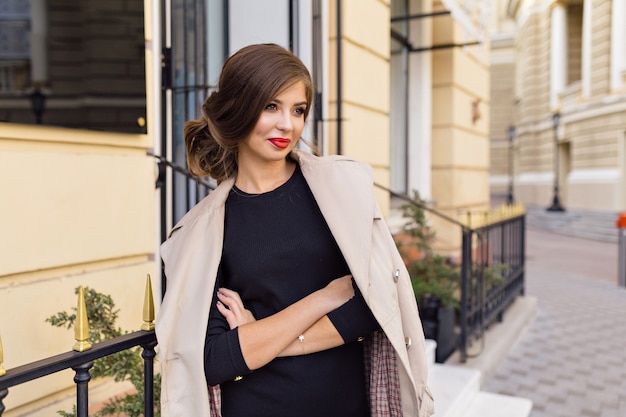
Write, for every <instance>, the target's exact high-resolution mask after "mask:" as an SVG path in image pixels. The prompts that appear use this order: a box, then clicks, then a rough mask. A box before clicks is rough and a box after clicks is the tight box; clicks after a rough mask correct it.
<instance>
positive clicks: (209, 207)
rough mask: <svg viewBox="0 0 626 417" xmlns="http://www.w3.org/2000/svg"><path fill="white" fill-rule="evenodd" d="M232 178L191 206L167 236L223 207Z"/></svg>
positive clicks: (231, 184)
mask: <svg viewBox="0 0 626 417" xmlns="http://www.w3.org/2000/svg"><path fill="white" fill-rule="evenodd" d="M233 182H234V181H233V180H226V181H224V182H222V183H221V184H220V185H218V186H217V187H216V188H215V189H214V190H213V191H211V192H210V193H209V195H207V196H206V197H204V198H203V199H202V200H200V202H198V204H196V205H195V206H193V207H192V208H191V209H190V210H189V211H188V212H187V213H186V214H185V215H184V216H183V217H182V218H181V219H180V220H179V221H178V223H176V225H175V226H174V227H173V228H172V230H171V231H170V233H169V235H168V238H170V237H171V236H172V235H173V234H174V233H175V232H177V231H179V230H181V229H183V228H187V229H188V228H190V227H192V226H193V225H194V224H195V223H197V222H198V221H199V220H201V219H203V218H206V217H208V216H210V215H211V214H212V213H214V212H215V211H216V210H218V209H220V208H223V207H224V205H225V203H226V198H227V197H228V193H229V191H230V189H231V188H232V186H233Z"/></svg>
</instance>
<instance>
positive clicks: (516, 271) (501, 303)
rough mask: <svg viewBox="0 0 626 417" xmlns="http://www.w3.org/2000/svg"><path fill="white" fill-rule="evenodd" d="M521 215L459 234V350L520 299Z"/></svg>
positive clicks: (463, 353)
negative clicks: (460, 243) (460, 245)
mask: <svg viewBox="0 0 626 417" xmlns="http://www.w3.org/2000/svg"><path fill="white" fill-rule="evenodd" d="M525 219H526V217H525V215H524V214H523V213H522V214H519V215H516V216H511V217H508V218H505V219H502V220H500V221H495V222H489V223H487V224H485V225H483V226H480V227H476V228H468V229H465V230H463V240H462V264H461V311H460V335H459V339H460V340H459V349H460V354H461V360H462V361H465V360H466V359H467V357H468V356H469V355H468V352H467V349H468V346H469V345H470V344H471V343H472V342H474V341H475V340H477V339H479V338H481V337H482V336H483V333H484V331H485V330H486V329H487V328H488V327H489V326H490V325H491V324H493V323H494V322H495V321H502V319H503V313H504V311H505V310H506V308H507V307H509V306H510V305H511V303H513V301H514V300H515V298H516V297H517V296H519V295H524V279H525V277H524V273H525V267H524V266H525Z"/></svg>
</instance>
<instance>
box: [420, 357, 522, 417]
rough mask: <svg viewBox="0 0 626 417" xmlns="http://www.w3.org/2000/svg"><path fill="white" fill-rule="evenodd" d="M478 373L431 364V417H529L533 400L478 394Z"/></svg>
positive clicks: (455, 367) (456, 367) (429, 383)
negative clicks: (432, 400)
mask: <svg viewBox="0 0 626 417" xmlns="http://www.w3.org/2000/svg"><path fill="white" fill-rule="evenodd" d="M480 379H481V375H480V371H477V370H474V369H469V368H462V367H459V366H453V365H442V364H437V363H435V364H433V365H431V367H430V373H429V379H428V385H429V387H430V389H431V391H432V393H433V396H434V397H435V414H434V415H433V417H528V416H529V415H530V411H531V409H532V401H530V400H529V399H526V398H520V397H512V396H508V395H501V394H493V393H489V392H482V391H480Z"/></svg>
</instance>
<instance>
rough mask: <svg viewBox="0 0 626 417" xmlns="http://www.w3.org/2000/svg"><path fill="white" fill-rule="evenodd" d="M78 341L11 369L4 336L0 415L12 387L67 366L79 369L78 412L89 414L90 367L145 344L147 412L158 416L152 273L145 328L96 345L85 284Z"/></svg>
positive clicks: (80, 300)
mask: <svg viewBox="0 0 626 417" xmlns="http://www.w3.org/2000/svg"><path fill="white" fill-rule="evenodd" d="M74 334H75V339H76V343H75V344H74V347H73V349H72V350H71V351H69V352H65V353H62V354H60V355H55V356H52V357H49V358H46V359H42V360H39V361H35V362H31V363H28V364H26V365H22V366H18V367H16V368H12V369H9V370H5V369H4V368H3V367H2V363H3V361H4V357H3V348H2V339H0V417H1V416H2V414H3V412H4V411H5V406H4V404H3V400H4V398H6V397H7V395H8V394H9V388H11V387H14V386H17V385H21V384H24V383H27V382H29V381H33V380H35V379H38V378H42V377H44V376H46V375H50V374H53V373H56V372H59V371H63V370H66V369H73V370H74V372H75V376H74V382H75V383H76V415H77V417H88V406H89V390H88V385H89V381H90V380H91V374H90V369H91V367H92V366H93V361H94V360H96V359H100V358H103V357H106V356H109V355H112V354H114V353H118V352H121V351H124V350H127V349H132V348H134V347H136V346H141V347H142V348H143V352H142V354H141V356H142V357H143V360H144V416H145V417H153V416H154V357H155V355H156V353H155V350H154V349H155V347H156V345H157V340H156V336H155V334H154V300H153V299H152V286H151V283H150V276H149V275H148V277H147V279H146V291H145V298H144V307H143V324H142V326H141V330H139V331H136V332H133V333H128V334H125V335H122V336H118V337H115V338H112V339H109V340H106V341H104V342H101V343H96V344H94V345H92V344H91V343H89V341H88V336H89V323H88V322H87V309H86V306H85V298H84V293H83V288H82V287H80V289H79V293H78V306H77V310H76V322H75V329H74Z"/></svg>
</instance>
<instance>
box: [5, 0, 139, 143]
mask: <svg viewBox="0 0 626 417" xmlns="http://www.w3.org/2000/svg"><path fill="white" fill-rule="evenodd" d="M143 24H144V10H143V2H142V1H137V0H118V1H114V2H111V1H101V0H81V1H75V2H67V1H64V0H0V121H4V122H13V123H27V124H28V123H30V124H33V123H43V124H46V125H55V126H64V127H72V128H81V129H94V130H106V131H118V132H129V133H140V132H142V131H143V130H144V127H143V126H140V125H139V123H138V121H139V120H140V118H144V117H145V114H146V91H145V90H146V86H145V84H146V81H145V45H144V30H143Z"/></svg>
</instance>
